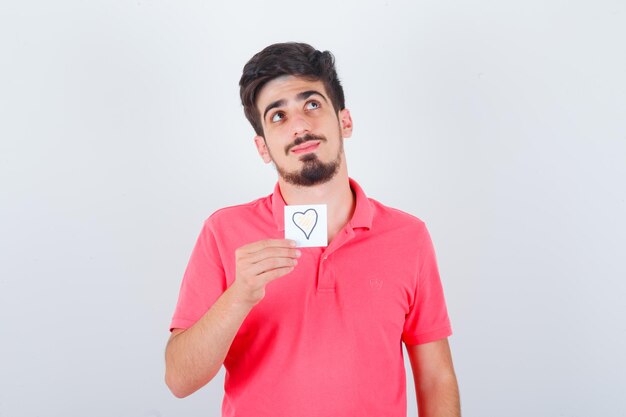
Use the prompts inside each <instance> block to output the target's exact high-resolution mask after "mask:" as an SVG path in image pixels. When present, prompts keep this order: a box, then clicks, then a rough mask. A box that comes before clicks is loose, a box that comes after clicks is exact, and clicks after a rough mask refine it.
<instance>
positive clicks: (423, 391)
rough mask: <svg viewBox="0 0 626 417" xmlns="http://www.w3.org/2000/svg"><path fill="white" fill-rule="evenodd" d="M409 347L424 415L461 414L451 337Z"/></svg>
mask: <svg viewBox="0 0 626 417" xmlns="http://www.w3.org/2000/svg"><path fill="white" fill-rule="evenodd" d="M406 348H407V352H408V354H409V359H410V360H411V368H412V369H413V380H414V381H415V395H416V396H417V407H418V410H419V415H420V417H460V415H461V405H460V401H459V387H458V385H457V381H456V375H455V373H454V367H453V365H452V355H451V354H450V346H449V344H448V339H447V338H446V339H441V340H438V341H436V342H431V343H424V344H422V345H415V346H408V345H407V347H406Z"/></svg>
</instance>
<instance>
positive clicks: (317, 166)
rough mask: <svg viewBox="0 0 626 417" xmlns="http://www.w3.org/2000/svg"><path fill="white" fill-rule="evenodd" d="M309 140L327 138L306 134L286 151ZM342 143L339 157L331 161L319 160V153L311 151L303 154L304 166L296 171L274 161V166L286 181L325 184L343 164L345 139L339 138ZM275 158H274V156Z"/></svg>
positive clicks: (311, 184) (306, 184)
mask: <svg viewBox="0 0 626 417" xmlns="http://www.w3.org/2000/svg"><path fill="white" fill-rule="evenodd" d="M309 140H319V141H321V142H326V138H325V137H322V136H316V135H305V136H304V137H303V138H298V139H296V141H294V143H293V144H291V145H289V146H287V148H286V149H285V152H286V153H288V152H289V149H291V148H292V147H293V146H297V145H299V144H301V143H303V142H306V141H309ZM339 140H340V142H339V143H340V145H339V150H338V152H337V157H336V158H335V159H334V160H332V161H330V162H322V161H320V160H319V158H318V157H317V155H315V154H313V153H310V154H306V155H303V156H302V157H301V158H300V161H301V162H302V168H300V169H299V170H296V171H291V172H289V171H287V170H285V169H283V168H281V167H280V166H278V165H277V164H276V161H274V166H275V167H276V171H278V175H280V176H281V177H282V178H283V179H284V180H285V181H286V182H288V183H290V184H293V185H297V186H303V187H310V186H313V185H319V184H324V183H325V182H328V181H330V180H331V179H332V178H333V177H334V176H335V175H337V172H339V167H340V166H341V156H342V154H343V139H342V138H341V136H340V138H339ZM272 159H273V158H272Z"/></svg>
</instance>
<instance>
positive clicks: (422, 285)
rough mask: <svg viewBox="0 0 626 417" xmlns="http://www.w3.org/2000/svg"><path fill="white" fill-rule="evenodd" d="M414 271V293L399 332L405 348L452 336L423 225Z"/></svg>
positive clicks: (432, 255)
mask: <svg viewBox="0 0 626 417" xmlns="http://www.w3.org/2000/svg"><path fill="white" fill-rule="evenodd" d="M417 271H418V272H417V274H418V276H417V285H416V292H415V296H414V299H413V304H412V305H411V308H410V311H409V314H407V316H406V320H405V322H404V329H403V332H402V340H403V341H404V343H406V344H407V345H419V344H423V343H428V342H434V341H435V340H439V339H443V338H446V337H448V336H450V335H451V334H452V328H451V326H450V319H449V317H448V310H447V308H446V302H445V298H444V294H443V286H442V284H441V279H440V277H439V268H438V267H437V259H436V257H435V250H434V247H433V243H432V240H431V238H430V234H429V233H428V230H427V229H426V226H425V225H424V227H423V232H422V236H421V244H420V246H419V249H418V252H417Z"/></svg>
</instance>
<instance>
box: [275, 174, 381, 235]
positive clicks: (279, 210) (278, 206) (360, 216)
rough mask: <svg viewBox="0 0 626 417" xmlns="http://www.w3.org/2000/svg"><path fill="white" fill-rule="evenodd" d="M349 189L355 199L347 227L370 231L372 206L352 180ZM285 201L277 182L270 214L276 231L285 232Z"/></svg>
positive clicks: (350, 179) (372, 214)
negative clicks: (354, 205) (362, 228)
mask: <svg viewBox="0 0 626 417" xmlns="http://www.w3.org/2000/svg"><path fill="white" fill-rule="evenodd" d="M349 181H350V188H351V189H352V192H353V193H354V195H355V198H356V207H355V208H354V213H353V214H352V218H351V219H350V221H349V222H348V226H349V227H351V228H352V229H355V228H358V227H364V228H366V229H370V228H371V227H372V218H373V216H374V213H373V210H372V205H371V203H370V201H369V199H368V198H367V196H366V195H365V192H364V191H363V189H362V188H361V186H360V185H359V184H358V183H357V182H356V181H355V180H353V179H352V178H349ZM285 205H286V204H285V200H284V199H283V195H282V194H281V192H280V186H279V185H278V182H277V183H276V186H275V187H274V193H273V194H272V213H273V215H274V222H275V223H276V227H277V228H278V230H280V231H283V230H285V214H284V213H285Z"/></svg>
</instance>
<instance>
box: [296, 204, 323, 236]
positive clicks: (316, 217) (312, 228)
mask: <svg viewBox="0 0 626 417" xmlns="http://www.w3.org/2000/svg"><path fill="white" fill-rule="evenodd" d="M309 211H313V213H315V223H313V227H311V231H310V232H309V234H308V235H307V234H306V232H305V231H304V230H303V229H302V228H301V227H300V226H298V223H296V214H302V215H303V216H306V214H307V213H308V212H309ZM319 217H320V216H319V214H317V211H315V209H312V208H310V209H308V210H305V211H304V212H301V211H296V212H295V213H293V215H292V216H291V221H292V222H293V224H295V225H296V227H297V228H298V229H300V230H302V233H304V236H305V237H306V240H309V237H310V236H311V233H313V230H315V226H317V219H318V218H319Z"/></svg>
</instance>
